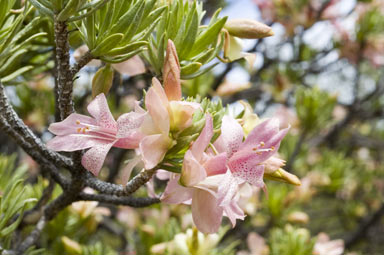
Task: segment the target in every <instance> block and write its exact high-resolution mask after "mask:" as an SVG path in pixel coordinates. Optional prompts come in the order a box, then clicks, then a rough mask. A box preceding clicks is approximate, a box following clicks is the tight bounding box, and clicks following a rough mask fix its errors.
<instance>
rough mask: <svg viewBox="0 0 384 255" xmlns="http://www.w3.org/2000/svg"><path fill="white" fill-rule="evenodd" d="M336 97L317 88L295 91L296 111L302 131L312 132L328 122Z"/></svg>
mask: <svg viewBox="0 0 384 255" xmlns="http://www.w3.org/2000/svg"><path fill="white" fill-rule="evenodd" d="M336 99H337V98H336V97H335V96H332V95H329V94H328V93H327V92H325V91H322V90H320V89H318V88H316V87H315V88H312V89H306V88H299V89H297V91H296V111H297V116H298V118H299V119H300V123H301V125H302V126H303V129H304V132H313V131H316V130H318V129H321V128H323V127H325V126H326V124H328V121H329V120H330V119H331V117H332V111H333V107H334V106H335V104H336Z"/></svg>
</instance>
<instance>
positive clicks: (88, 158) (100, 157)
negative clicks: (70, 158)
mask: <svg viewBox="0 0 384 255" xmlns="http://www.w3.org/2000/svg"><path fill="white" fill-rule="evenodd" d="M113 144H114V143H108V144H104V145H100V146H95V147H92V148H91V149H89V150H88V151H87V152H86V153H85V154H84V155H83V158H82V159H81V164H82V165H83V166H84V167H85V169H87V170H88V171H90V172H91V173H93V174H94V175H95V176H98V175H99V172H100V169H101V167H102V166H103V163H104V160H105V157H106V156H107V154H108V152H109V150H110V149H111V147H112V146H113Z"/></svg>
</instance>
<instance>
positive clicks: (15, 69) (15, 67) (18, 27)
mask: <svg viewBox="0 0 384 255" xmlns="http://www.w3.org/2000/svg"><path fill="white" fill-rule="evenodd" d="M15 2H16V1H15V0H13V1H8V0H1V1H0V6H1V11H0V79H1V82H2V83H5V84H7V83H10V82H14V80H15V79H16V78H18V77H19V76H20V75H22V74H24V73H26V72H28V71H31V70H32V69H33V68H34V65H32V64H30V63H28V62H27V63H28V64H26V63H23V64H21V60H22V58H23V57H24V56H25V55H26V53H27V52H29V51H30V50H31V49H33V45H32V42H33V41H36V40H39V39H40V38H41V37H42V36H45V35H47V34H46V33H44V32H39V31H36V27H38V26H39V25H40V24H41V23H42V22H43V21H44V18H43V17H35V18H34V19H32V20H31V21H29V22H28V24H27V25H26V26H23V21H24V19H25V18H26V16H27V15H28V14H30V13H31V10H32V8H30V7H29V6H28V5H27V6H26V7H25V8H24V11H23V12H21V13H19V14H13V13H12V12H10V10H11V8H13V7H14V6H15Z"/></svg>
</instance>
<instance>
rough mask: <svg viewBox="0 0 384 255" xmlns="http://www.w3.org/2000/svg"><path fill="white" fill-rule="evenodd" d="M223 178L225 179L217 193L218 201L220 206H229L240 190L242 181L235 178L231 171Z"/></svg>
mask: <svg viewBox="0 0 384 255" xmlns="http://www.w3.org/2000/svg"><path fill="white" fill-rule="evenodd" d="M222 176H223V178H222V181H221V183H220V186H219V187H218V191H217V199H218V201H219V204H220V206H228V205H229V204H230V203H231V201H232V200H233V198H234V196H235V195H236V193H237V191H238V190H239V184H240V183H241V182H242V180H238V179H237V178H235V177H234V176H233V175H232V173H231V171H230V170H228V171H227V172H226V173H225V175H222Z"/></svg>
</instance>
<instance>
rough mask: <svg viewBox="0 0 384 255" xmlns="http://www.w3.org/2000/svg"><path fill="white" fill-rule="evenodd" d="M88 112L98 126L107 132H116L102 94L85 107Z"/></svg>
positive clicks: (115, 125) (113, 120) (115, 126)
mask: <svg viewBox="0 0 384 255" xmlns="http://www.w3.org/2000/svg"><path fill="white" fill-rule="evenodd" d="M87 110H88V112H89V113H90V114H91V115H92V116H93V117H94V118H95V119H96V121H97V123H98V125H99V126H100V127H102V128H105V129H109V130H116V129H117V124H116V121H115V119H114V118H113V116H112V113H111V111H110V110H109V106H108V103H107V99H106V98H105V95H104V94H99V95H98V96H97V97H95V99H93V100H92V102H91V103H90V104H89V105H88V107H87Z"/></svg>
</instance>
